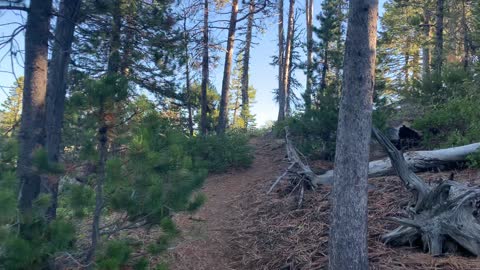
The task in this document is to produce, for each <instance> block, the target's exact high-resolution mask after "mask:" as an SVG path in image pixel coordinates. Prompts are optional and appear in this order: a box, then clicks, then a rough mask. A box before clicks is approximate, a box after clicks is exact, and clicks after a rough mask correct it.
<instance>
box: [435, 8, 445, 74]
mask: <svg viewBox="0 0 480 270" xmlns="http://www.w3.org/2000/svg"><path fill="white" fill-rule="evenodd" d="M444 6H445V4H444V0H437V11H436V14H435V16H436V22H435V60H434V63H433V64H434V70H435V75H436V76H440V75H441V74H442V65H443V16H444V12H443V10H444Z"/></svg>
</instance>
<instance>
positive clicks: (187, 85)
mask: <svg viewBox="0 0 480 270" xmlns="http://www.w3.org/2000/svg"><path fill="white" fill-rule="evenodd" d="M183 42H184V53H185V63H186V64H185V88H186V91H187V96H186V98H187V113H188V131H189V132H190V136H193V113H192V87H191V81H190V53H189V50H188V44H189V36H188V29H187V16H185V18H183Z"/></svg>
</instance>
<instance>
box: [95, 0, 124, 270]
mask: <svg viewBox="0 0 480 270" xmlns="http://www.w3.org/2000/svg"><path fill="white" fill-rule="evenodd" d="M121 1H122V0H116V6H115V7H114V9H113V13H112V16H113V21H112V34H111V37H110V55H109V58H108V66H107V76H114V75H118V74H121V73H122V69H121V65H122V58H121V56H120V48H121V46H122V43H121V39H120V33H121V30H122V27H121V23H122V14H121V9H120V4H121ZM106 104H107V103H106V100H104V98H101V100H100V108H99V110H98V117H99V119H98V122H99V125H98V151H99V160H98V166H97V173H96V182H95V210H94V212H93V221H92V234H91V241H92V242H91V246H90V249H89V251H88V253H87V264H89V265H90V267H89V268H90V269H93V265H94V264H93V263H92V262H93V261H94V259H95V253H96V251H97V246H98V243H99V241H100V223H101V220H100V219H101V216H102V211H103V207H104V203H103V201H104V198H103V185H104V183H105V179H106V168H105V167H106V164H107V159H108V143H109V142H108V140H109V139H108V133H109V132H110V129H111V126H112V123H110V124H109V123H108V122H109V121H107V114H108V112H107V108H106Z"/></svg>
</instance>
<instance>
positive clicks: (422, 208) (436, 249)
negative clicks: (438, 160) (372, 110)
mask: <svg viewBox="0 0 480 270" xmlns="http://www.w3.org/2000/svg"><path fill="white" fill-rule="evenodd" d="M373 134H374V136H375V137H376V139H377V140H378V142H379V143H380V144H382V146H383V147H384V148H385V150H386V151H387V153H388V155H389V157H390V160H391V163H392V164H393V168H394V169H395V171H396V173H397V174H398V176H399V177H400V179H401V180H402V181H403V183H404V184H405V186H406V187H407V189H408V190H409V191H410V192H412V193H413V195H414V198H413V200H412V203H411V205H410V206H409V207H408V208H407V215H408V217H407V218H390V220H392V221H394V222H396V223H398V224H400V226H399V227H398V228H396V229H395V230H393V231H392V232H389V233H387V234H385V235H384V236H383V237H382V240H383V241H384V242H385V243H387V244H391V245H396V246H397V245H407V244H410V245H411V244H412V243H415V242H417V241H421V242H422V243H423V248H424V250H426V251H427V250H428V251H429V252H430V254H431V255H433V256H440V255H442V254H443V253H444V252H454V251H456V250H457V248H458V247H459V246H460V247H462V248H464V249H465V250H467V251H469V252H471V253H472V254H474V255H476V256H479V255H480V222H479V208H480V189H478V188H474V187H468V186H466V185H464V184H462V183H458V182H455V181H451V180H446V181H443V182H442V183H440V184H439V185H436V186H430V185H428V184H426V183H425V181H423V179H421V178H420V177H418V176H417V175H416V174H415V173H414V172H413V171H412V170H411V169H410V167H411V166H409V164H408V162H407V161H406V159H405V157H404V156H403V155H402V154H401V153H400V152H399V151H398V150H397V149H396V148H395V146H393V144H392V143H391V142H390V141H389V140H388V139H387V138H386V137H385V136H384V135H383V134H381V133H380V132H379V131H378V130H377V129H375V128H374V130H373ZM461 149H466V148H461ZM449 152H450V153H452V154H449V156H450V157H452V159H454V160H456V159H457V158H458V157H459V156H462V155H463V154H462V155H456V154H458V153H459V152H460V151H459V150H458V149H457V150H456V151H453V152H451V151H444V152H443V155H440V156H441V157H445V153H449ZM466 152H468V151H464V152H463V153H466ZM453 153H456V154H453Z"/></svg>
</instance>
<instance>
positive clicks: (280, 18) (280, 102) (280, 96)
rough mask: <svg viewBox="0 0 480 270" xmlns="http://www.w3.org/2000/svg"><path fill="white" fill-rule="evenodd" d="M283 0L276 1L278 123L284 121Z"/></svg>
mask: <svg viewBox="0 0 480 270" xmlns="http://www.w3.org/2000/svg"><path fill="white" fill-rule="evenodd" d="M283 28H284V27H283V0H279V1H278V118H277V120H278V121H282V120H284V119H285V98H286V97H285V92H284V86H283V82H284V79H283V75H284V73H283V68H284V55H285V45H284V34H283V31H284V30H283Z"/></svg>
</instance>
